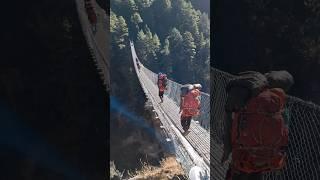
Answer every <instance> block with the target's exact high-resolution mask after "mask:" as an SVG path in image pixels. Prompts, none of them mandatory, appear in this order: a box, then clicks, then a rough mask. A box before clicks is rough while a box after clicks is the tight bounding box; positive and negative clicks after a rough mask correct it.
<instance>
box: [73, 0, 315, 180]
mask: <svg viewBox="0 0 320 180" xmlns="http://www.w3.org/2000/svg"><path fill="white" fill-rule="evenodd" d="M75 1H76V6H77V10H78V14H79V20H80V24H81V27H82V30H83V33H84V36H85V38H86V41H87V44H88V47H89V49H90V52H91V55H92V57H93V59H94V62H95V64H96V65H97V69H98V72H99V73H100V75H101V78H102V80H103V83H104V85H105V86H106V90H107V91H109V88H110V81H109V69H110V67H109V61H108V58H107V57H108V54H107V53H108V49H107V44H108V42H109V41H108V36H107V34H108V33H109V28H108V24H109V17H108V16H107V15H106V13H105V11H104V10H103V9H102V8H100V7H99V6H98V5H97V4H96V3H95V7H96V11H97V15H98V23H97V31H96V32H95V33H94V32H93V31H92V28H91V25H90V23H89V21H88V18H87V15H86V12H85V9H84V1H83V0H75ZM130 46H131V54H132V60H133V65H134V69H135V71H136V74H137V77H138V79H139V82H140V85H141V87H142V88H143V91H144V93H145V94H146V97H147V98H148V100H149V101H150V102H151V103H152V106H153V108H154V112H155V114H156V115H157V117H156V118H157V119H158V120H159V121H160V128H161V129H162V131H163V132H162V135H163V138H165V139H166V141H167V143H168V144H170V145H171V146H172V147H173V150H174V153H175V155H176V156H177V159H178V161H179V162H180V163H181V165H182V166H183V168H184V170H185V172H186V173H188V172H189V171H190V169H191V168H192V167H193V166H200V167H202V168H203V169H204V170H205V171H206V172H207V173H208V176H210V177H211V179H216V180H223V179H224V178H225V174H226V170H227V167H228V163H226V164H224V165H221V164H220V163H219V161H220V159H221V157H222V145H223V142H222V141H223V134H224V121H223V120H224V117H223V116H224V104H225V102H226V98H227V94H226V92H225V87H226V85H227V83H228V81H229V80H230V79H231V78H233V77H234V75H231V74H229V73H226V72H223V71H220V70H218V69H215V68H211V75H210V77H211V84H210V86H211V88H210V95H209V94H206V93H202V94H201V113H200V116H199V117H197V118H195V119H194V120H193V121H192V122H191V126H190V130H191V132H190V133H189V134H188V135H186V136H183V135H182V132H183V130H182V127H181V125H180V117H179V106H178V105H179V101H180V87H181V84H178V83H176V82H174V81H171V80H169V81H168V89H167V91H166V93H165V96H164V103H160V99H159V97H158V94H157V93H158V90H157V86H156V82H157V74H155V73H154V72H152V71H150V70H149V69H148V68H146V67H144V66H143V65H142V64H141V63H140V64H141V68H140V70H139V69H137V66H136V60H137V58H138V57H137V54H136V52H135V49H134V44H133V42H130ZM286 108H287V109H288V111H289V115H290V119H289V147H288V162H287V166H286V167H285V169H284V170H282V171H280V172H273V173H268V174H266V175H265V176H264V180H305V179H314V180H317V179H320V173H319V172H318V170H319V169H320V153H319V152H320V143H318V140H319V139H320V107H319V106H318V105H316V104H313V103H311V102H306V101H303V100H301V99H299V98H296V97H292V96H289V97H288V102H287V104H286ZM210 113H211V114H210ZM208 178H209V177H208Z"/></svg>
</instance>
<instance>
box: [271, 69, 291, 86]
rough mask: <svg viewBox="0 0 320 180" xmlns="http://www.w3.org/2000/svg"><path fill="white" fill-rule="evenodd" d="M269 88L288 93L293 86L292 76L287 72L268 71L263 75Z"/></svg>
mask: <svg viewBox="0 0 320 180" xmlns="http://www.w3.org/2000/svg"><path fill="white" fill-rule="evenodd" d="M265 76H266V78H267V80H268V85H269V87H272V88H281V89H283V90H284V91H288V90H289V89H290V88H291V86H292V85H293V84H294V79H293V77H292V75H291V74H290V73H289V72H287V71H284V70H282V71H270V72H268V73H266V74H265Z"/></svg>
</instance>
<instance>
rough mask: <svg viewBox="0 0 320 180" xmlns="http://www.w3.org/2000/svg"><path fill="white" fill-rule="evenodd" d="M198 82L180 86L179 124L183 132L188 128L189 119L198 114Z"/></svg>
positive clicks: (199, 87)
mask: <svg viewBox="0 0 320 180" xmlns="http://www.w3.org/2000/svg"><path fill="white" fill-rule="evenodd" d="M201 88H202V86H201V85H200V84H194V85H190V84H188V85H184V86H182V87H181V99H180V112H181V117H180V121H181V126H182V128H183V130H184V131H185V132H187V131H188V130H189V127H190V123H191V119H192V118H193V117H194V116H198V115H199V114H200V99H199V98H200V89H201Z"/></svg>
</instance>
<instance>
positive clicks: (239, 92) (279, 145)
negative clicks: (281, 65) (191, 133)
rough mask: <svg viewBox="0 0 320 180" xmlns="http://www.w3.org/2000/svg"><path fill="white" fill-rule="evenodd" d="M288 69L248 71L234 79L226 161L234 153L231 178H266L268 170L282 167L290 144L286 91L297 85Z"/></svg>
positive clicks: (230, 91)
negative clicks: (261, 71) (264, 175)
mask: <svg viewBox="0 0 320 180" xmlns="http://www.w3.org/2000/svg"><path fill="white" fill-rule="evenodd" d="M293 83H294V81H293V77H292V76H291V75H290V74H289V73H288V72H287V71H271V72H269V73H266V74H265V75H263V74H261V73H259V72H253V71H248V72H244V73H240V76H239V77H237V78H235V79H233V80H231V81H230V82H229V84H228V85H227V87H226V91H227V93H228V98H227V103H226V106H225V111H226V122H225V123H226V125H225V135H224V154H223V157H222V159H221V163H224V162H225V161H226V160H227V159H228V157H229V155H230V153H231V152H232V160H231V163H230V166H229V170H228V172H227V176H226V179H227V180H240V179H241V180H262V175H263V173H264V172H270V171H276V170H281V169H282V168H283V167H284V166H285V162H286V159H287V157H286V148H287V146H288V126H287V122H286V120H287V118H286V116H285V114H284V112H285V109H284V107H285V104H286V93H285V92H286V91H288V90H289V88H290V87H291V86H292V85H293Z"/></svg>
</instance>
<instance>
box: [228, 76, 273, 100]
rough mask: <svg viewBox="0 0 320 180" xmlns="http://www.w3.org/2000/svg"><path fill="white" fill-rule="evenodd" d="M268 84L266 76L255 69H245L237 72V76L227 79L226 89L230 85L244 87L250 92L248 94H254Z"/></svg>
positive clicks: (230, 86) (229, 87)
mask: <svg viewBox="0 0 320 180" xmlns="http://www.w3.org/2000/svg"><path fill="white" fill-rule="evenodd" d="M267 85H268V81H267V78H266V77H265V76H264V75H263V74H261V73H259V72H256V71H246V72H241V73H239V76H237V77H236V78H233V79H232V80H230V81H229V83H228V85H227V87H226V91H227V92H229V91H230V89H231V88H232V87H235V86H237V87H244V88H247V89H248V90H249V92H250V96H256V95H257V94H259V93H260V92H261V91H262V90H263V89H264V88H265V87H266V86H267Z"/></svg>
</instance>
